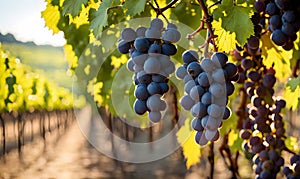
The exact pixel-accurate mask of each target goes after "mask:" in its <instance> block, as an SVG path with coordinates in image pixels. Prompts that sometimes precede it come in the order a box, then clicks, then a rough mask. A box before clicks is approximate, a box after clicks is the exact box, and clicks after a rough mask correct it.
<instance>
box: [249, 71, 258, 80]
mask: <svg viewBox="0 0 300 179" xmlns="http://www.w3.org/2000/svg"><path fill="white" fill-rule="evenodd" d="M248 78H250V80H252V81H253V82H257V81H258V80H259V78H260V75H259V74H258V73H257V72H256V71H250V72H249V73H248Z"/></svg>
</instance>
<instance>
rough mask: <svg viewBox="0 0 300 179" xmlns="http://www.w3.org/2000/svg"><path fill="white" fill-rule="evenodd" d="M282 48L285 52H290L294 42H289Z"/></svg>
mask: <svg viewBox="0 0 300 179" xmlns="http://www.w3.org/2000/svg"><path fill="white" fill-rule="evenodd" d="M282 48H283V49H284V50H286V51H289V50H292V49H293V48H294V42H293V41H291V40H289V41H288V42H287V43H286V44H284V45H283V46H282Z"/></svg>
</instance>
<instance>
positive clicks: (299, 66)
mask: <svg viewBox="0 0 300 179" xmlns="http://www.w3.org/2000/svg"><path fill="white" fill-rule="evenodd" d="M299 69H300V59H298V60H297V61H296V63H295V66H294V67H293V71H292V76H293V77H295V78H297V77H298V75H297V71H298V70H299Z"/></svg>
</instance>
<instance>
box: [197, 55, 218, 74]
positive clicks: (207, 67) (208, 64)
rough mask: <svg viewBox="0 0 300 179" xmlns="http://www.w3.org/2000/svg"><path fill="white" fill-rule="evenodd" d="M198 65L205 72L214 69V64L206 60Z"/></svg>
mask: <svg viewBox="0 0 300 179" xmlns="http://www.w3.org/2000/svg"><path fill="white" fill-rule="evenodd" d="M200 64H201V67H202V69H203V70H204V71H205V72H212V71H213V70H215V68H216V66H215V64H214V62H213V61H211V60H210V59H208V58H204V59H202V60H201V63H200Z"/></svg>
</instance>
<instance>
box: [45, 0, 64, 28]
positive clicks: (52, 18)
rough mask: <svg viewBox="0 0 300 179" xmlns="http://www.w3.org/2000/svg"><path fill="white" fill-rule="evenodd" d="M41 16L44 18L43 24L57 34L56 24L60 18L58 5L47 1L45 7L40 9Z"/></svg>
mask: <svg viewBox="0 0 300 179" xmlns="http://www.w3.org/2000/svg"><path fill="white" fill-rule="evenodd" d="M42 17H43V18H44V19H45V25H46V26H47V27H48V28H49V29H50V30H52V31H53V34H57V33H58V32H59V29H58V27H57V24H58V21H59V19H60V13H59V10H58V6H52V5H51V4H50V3H48V4H47V6H46V9H45V10H44V11H42Z"/></svg>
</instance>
